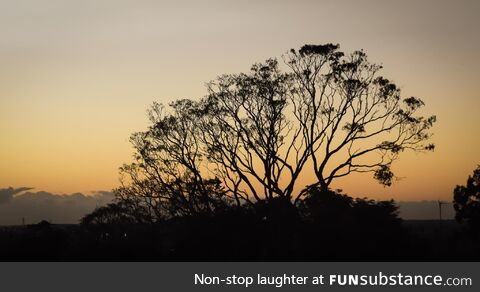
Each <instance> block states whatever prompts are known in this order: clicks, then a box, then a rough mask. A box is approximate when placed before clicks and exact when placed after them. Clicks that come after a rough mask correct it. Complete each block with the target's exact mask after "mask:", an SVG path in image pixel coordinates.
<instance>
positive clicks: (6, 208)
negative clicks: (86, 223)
mask: <svg viewBox="0 0 480 292" xmlns="http://www.w3.org/2000/svg"><path fill="white" fill-rule="evenodd" d="M31 189H32V188H17V189H15V188H11V187H10V188H5V189H0V202H3V203H0V225H18V224H22V222H23V221H25V223H26V224H32V223H38V222H40V221H41V220H48V221H50V222H52V223H57V224H75V223H78V222H79V220H80V219H81V218H82V217H83V216H84V215H86V214H88V213H90V212H92V211H93V210H94V209H95V208H96V207H99V206H103V205H106V204H108V203H110V202H111V201H112V200H113V198H114V195H113V193H112V192H107V191H98V192H95V193H94V194H93V195H85V194H82V193H74V194H53V193H49V192H44V191H39V192H29V190H31Z"/></svg>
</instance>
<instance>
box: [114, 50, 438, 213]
mask: <svg viewBox="0 0 480 292" xmlns="http://www.w3.org/2000/svg"><path fill="white" fill-rule="evenodd" d="M284 61H285V65H286V68H287V72H283V71H282V70H281V69H280V66H279V64H278V62H277V61H276V60H274V59H269V60H267V61H266V62H265V63H260V64H255V65H253V66H252V68H251V71H250V72H249V73H241V74H229V75H223V76H220V77H218V78H217V79H216V80H214V81H212V82H210V83H209V84H208V92H209V93H208V95H207V96H206V97H205V98H203V99H201V100H199V101H192V100H179V101H176V102H173V103H171V104H170V107H169V110H166V109H165V108H164V107H163V106H162V105H160V104H157V103H155V104H154V105H153V107H152V109H151V110H150V112H149V113H150V120H151V123H152V125H151V126H150V128H149V129H148V130H147V131H145V132H140V133H136V134H134V135H133V136H132V139H131V140H132V143H133V145H134V147H135V150H136V154H135V162H134V163H133V164H130V165H125V166H124V167H123V168H122V169H121V171H122V173H123V174H124V175H125V180H124V184H123V186H122V187H121V188H119V189H118V190H117V194H118V197H119V198H120V199H125V200H130V201H131V202H133V203H134V205H135V206H140V207H141V208H144V209H146V210H147V211H148V212H149V213H150V214H152V215H153V216H154V217H156V218H164V217H174V216H182V215H195V214H213V213H215V212H216V211H217V210H221V209H224V208H228V207H229V206H231V205H237V206H241V205H243V204H245V203H247V204H252V205H254V204H256V202H262V201H264V202H267V203H269V202H273V200H275V201H278V202H294V203H298V202H299V201H300V200H301V199H302V198H303V197H304V196H305V195H307V194H308V192H309V190H310V189H311V188H313V187H315V188H317V187H318V188H321V189H322V190H323V191H327V190H328V188H329V186H330V185H331V183H332V181H333V180H334V179H336V178H339V177H343V176H346V175H348V174H350V173H352V172H373V173H374V178H375V179H377V180H378V181H379V182H381V183H382V184H384V185H390V184H391V183H392V179H393V177H394V174H393V173H392V171H391V169H390V166H391V164H392V162H393V161H394V160H396V159H397V158H398V155H399V154H400V152H402V151H404V150H413V151H428V150H433V148H434V147H433V144H427V143H426V141H427V140H428V139H429V137H430V133H429V130H430V128H431V127H432V125H433V123H434V122H435V116H431V117H423V116H420V115H418V114H417V112H418V110H419V109H420V108H421V107H422V106H423V105H424V103H423V102H422V101H421V100H420V99H418V98H415V97H408V98H401V95H400V89H399V88H397V86H396V85H395V84H394V83H392V82H391V81H389V80H388V79H386V78H384V77H382V76H380V75H379V71H380V69H381V66H378V65H375V64H372V63H370V62H368V61H367V57H366V54H365V53H364V52H363V51H356V52H354V53H352V54H350V55H345V54H344V53H343V52H341V51H339V46H338V45H333V44H327V45H318V46H317V45H305V46H303V47H302V48H301V49H300V50H299V51H298V52H297V51H295V50H291V51H290V52H289V53H287V54H286V55H285V56H284ZM306 165H308V166H309V167H310V166H311V167H312V170H313V172H314V173H315V176H316V182H314V183H313V184H312V185H311V186H309V188H306V189H305V190H304V191H302V192H299V193H296V194H294V189H295V185H296V183H297V181H298V178H299V177H300V175H301V174H302V173H303V171H304V170H305V167H306ZM276 198H284V200H276ZM277 205H278V204H277ZM282 206H283V204H282ZM282 208H283V209H284V210H287V209H288V208H284V207H282ZM286 212H287V213H290V212H289V211H286Z"/></svg>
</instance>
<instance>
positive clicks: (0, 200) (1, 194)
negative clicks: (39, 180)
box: [0, 187, 33, 205]
mask: <svg viewBox="0 0 480 292" xmlns="http://www.w3.org/2000/svg"><path fill="white" fill-rule="evenodd" d="M32 189H33V188H30V187H21V188H12V187H9V188H6V189H0V205H1V204H5V203H8V202H9V201H10V200H12V199H13V197H14V196H15V195H16V194H20V193H22V192H25V191H29V190H32Z"/></svg>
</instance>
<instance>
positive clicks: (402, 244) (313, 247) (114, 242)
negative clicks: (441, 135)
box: [0, 218, 480, 261]
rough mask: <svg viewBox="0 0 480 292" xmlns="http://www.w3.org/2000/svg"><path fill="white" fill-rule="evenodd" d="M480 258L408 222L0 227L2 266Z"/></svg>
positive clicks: (462, 239) (437, 225)
mask: <svg viewBox="0 0 480 292" xmlns="http://www.w3.org/2000/svg"><path fill="white" fill-rule="evenodd" d="M235 223H236V224H235ZM354 229H357V230H354ZM479 255H480V245H479V241H478V239H475V238H474V237H472V236H471V235H470V234H469V232H468V230H467V229H466V227H465V226H463V225H460V224H458V223H457V222H455V221H453V220H448V221H438V220H408V221H403V222H402V223H401V229H400V230H395V231H394V232H389V231H385V230H381V229H378V230H374V229H373V230H372V229H368V230H362V229H361V228H360V229H359V228H338V227H336V228H335V229H332V228H328V227H325V226H309V225H307V224H302V225H295V226H294V225H291V226H288V225H285V224H282V225H278V224H277V225H276V224H271V223H269V224H267V223H262V222H255V221H253V220H252V221H250V222H248V221H247V222H244V221H242V222H241V223H238V222H231V221H230V220H229V219H228V218H225V220H215V221H212V220H211V219H209V218H195V220H194V219H193V218H192V219H188V218H187V219H182V220H176V221H171V222H168V223H164V224H158V225H151V226H146V225H123V226H119V225H115V226H112V225H108V226H96V227H95V228H91V227H88V228H87V227H85V226H81V225H53V224H49V223H48V222H42V223H39V224H34V225H26V226H4V227H0V260H1V261H478V260H480V256H479Z"/></svg>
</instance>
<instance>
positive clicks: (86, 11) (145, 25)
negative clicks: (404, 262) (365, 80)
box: [0, 0, 480, 201]
mask: <svg viewBox="0 0 480 292" xmlns="http://www.w3.org/2000/svg"><path fill="white" fill-rule="evenodd" d="M479 8H480V2H478V1H144V0H142V1H113V0H112V1H91V0H88V1H59V0H57V1H54V0H47V1H2V2H0V36H1V37H0V188H3V187H9V186H13V187H21V186H29V187H34V188H35V189H37V190H45V191H50V192H55V193H73V192H84V193H89V192H92V191H95V190H110V189H112V188H115V187H117V186H118V185H119V182H118V179H119V175H118V167H120V166H121V165H122V164H123V163H125V162H129V161H131V157H132V153H133V149H132V147H131V146H130V144H129V142H128V139H129V136H130V134H131V133H132V132H135V131H141V130H143V129H145V128H146V126H147V125H148V120H147V115H146V110H147V109H148V107H149V106H150V105H151V104H152V103H153V101H159V102H164V103H168V102H169V101H171V100H174V99H177V98H193V99H195V98H201V97H203V96H204V95H205V94H206V89H205V86H204V84H205V82H208V81H210V80H212V79H214V78H215V77H216V76H217V75H220V74H225V73H238V72H245V71H248V70H249V68H250V66H251V65H252V64H253V63H254V62H260V61H263V60H265V59H267V58H269V57H277V58H278V59H279V60H281V55H282V54H283V53H285V52H286V51H288V50H289V49H290V48H297V49H298V48H299V47H300V46H302V45H303V44H306V43H312V44H323V43H329V42H331V43H339V44H340V46H341V49H342V50H343V51H345V52H351V51H353V50H356V49H364V50H365V51H366V53H367V54H368V56H369V59H370V60H371V61H373V62H376V63H380V64H382V65H383V66H384V69H383V71H382V73H383V75H384V76H385V77H386V78H388V79H391V80H393V81H394V82H395V83H396V84H397V85H398V86H399V87H400V88H401V89H402V92H403V95H404V96H411V95H413V96H417V97H420V98H422V99H423V100H424V101H425V103H426V106H425V108H424V113H425V115H430V114H435V115H437V118H438V122H437V123H436V125H435V127H434V128H433V132H434V137H433V142H434V143H435V144H436V146H437V148H436V150H435V151H434V152H433V153H427V154H415V153H403V154H402V155H401V156H400V159H399V160H398V161H397V162H396V164H394V166H393V169H394V170H395V171H396V174H397V175H398V176H399V177H401V179H400V180H399V181H397V182H396V183H395V185H394V186H392V187H390V188H384V187H382V186H380V185H378V184H377V183H376V182H375V181H374V180H373V179H372V176H371V175H370V174H365V175H364V174H362V175H357V174H354V175H351V176H349V177H346V178H342V179H340V180H337V181H336V182H335V183H334V187H336V188H341V189H343V190H344V191H345V192H346V193H348V194H350V195H352V196H359V197H364V196H368V197H371V198H375V199H390V198H394V199H396V200H401V201H406V200H437V199H441V200H451V197H452V190H453V188H454V187H455V185H457V184H464V183H465V180H466V178H467V176H468V175H470V174H471V173H472V171H473V169H474V168H475V167H476V165H478V164H480V151H479V145H480V127H479V126H478V124H479V121H478V120H479V116H480V91H479V84H480V57H479V56H478V52H479V51H480V38H479V37H478V28H479V27H480V18H479V17H478V12H479V11H480V10H479ZM310 179H311V177H308V175H306V176H305V177H303V178H302V179H301V181H300V182H299V184H300V185H302V184H307V183H308V181H309V180H310Z"/></svg>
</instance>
